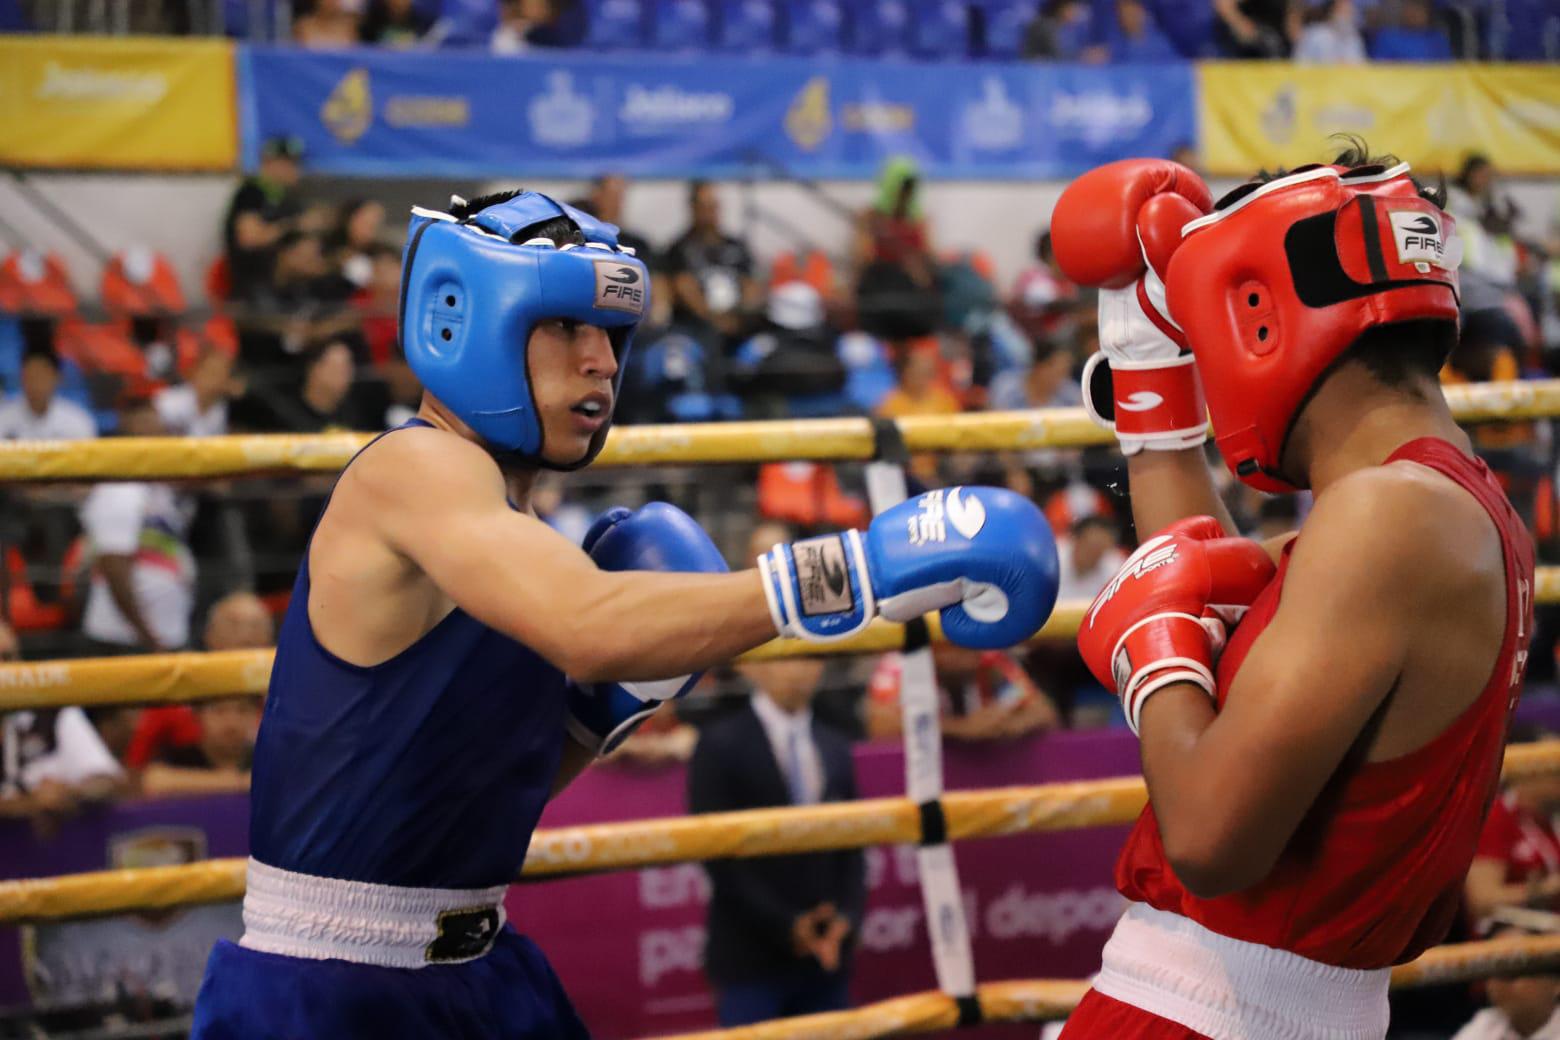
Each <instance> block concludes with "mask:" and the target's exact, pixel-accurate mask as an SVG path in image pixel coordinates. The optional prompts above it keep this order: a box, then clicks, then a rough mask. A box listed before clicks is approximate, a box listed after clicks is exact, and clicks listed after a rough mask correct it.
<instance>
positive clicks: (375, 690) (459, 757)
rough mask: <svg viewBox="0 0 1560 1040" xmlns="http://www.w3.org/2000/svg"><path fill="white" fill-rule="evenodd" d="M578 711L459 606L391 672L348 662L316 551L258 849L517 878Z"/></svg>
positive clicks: (390, 868) (311, 860) (293, 616)
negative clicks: (321, 636)
mask: <svg viewBox="0 0 1560 1040" xmlns="http://www.w3.org/2000/svg"><path fill="white" fill-rule="evenodd" d="M427 425H429V424H428V423H425V422H423V421H421V420H419V419H413V420H411V421H410V422H408V423H406V424H404V425H403V426H399V427H396V430H400V429H405V428H407V427H409V426H427ZM387 432H391V433H393V432H395V430H391V431H387ZM380 436H384V434H381V435H380ZM377 440H378V438H377V437H376V438H375V439H374V441H370V442H369V444H368V445H366V446H365V447H364V448H363V451H367V450H369V448H371V447H373V445H374V443H375V442H376V441H377ZM358 454H359V455H361V454H362V452H359V453H358ZM355 458H356V457H355V456H354V459H355ZM348 465H351V463H348ZM326 508H329V500H328V499H327V502H326ZM311 542H312V539H311ZM564 710H565V698H564V677H563V673H561V672H560V671H558V669H556V668H554V667H553V666H552V665H550V664H548V663H547V661H545V660H543V659H542V657H541V655H539V654H537V653H536V652H535V651H534V650H531V649H530V648H529V647H526V646H524V645H522V644H520V643H518V642H516V641H515V640H513V639H511V638H509V637H508V636H506V635H503V634H502V633H500V632H497V631H495V630H494V629H491V628H489V627H487V626H486V625H484V624H482V623H481V622H479V621H477V620H476V619H475V618H473V617H471V616H470V615H468V614H466V613H465V612H464V611H462V610H460V609H459V608H456V609H455V610H454V611H452V612H451V613H450V614H449V615H448V616H447V617H445V618H444V619H443V620H441V621H440V622H439V623H438V624H437V625H435V626H434V627H433V629H432V630H430V631H429V632H428V633H427V634H425V635H424V636H423V637H422V638H421V639H418V640H417V641H416V642H415V643H413V644H412V645H411V646H409V647H407V648H406V649H405V650H403V651H401V652H400V653H399V654H397V655H395V656H394V657H392V658H390V659H389V660H388V661H385V662H383V663H381V664H376V665H373V666H371V667H363V666H360V665H355V664H349V663H348V662H346V661H343V660H341V659H340V658H338V657H336V656H335V655H334V654H332V653H331V652H330V651H329V650H326V649H325V648H324V647H323V646H321V645H320V643H319V640H317V639H316V638H315V636H314V629H313V626H311V625H310V623H309V550H308V549H307V548H306V549H305V550H304V557H303V562H302V564H301V565H300V566H299V568H298V580H297V581H296V582H295V583H294V585H293V592H292V600H291V601H290V602H289V603H288V606H287V614H286V616H285V617H284V618H283V620H282V627H281V632H280V633H279V635H278V638H277V641H276V663H275V665H274V666H273V667H272V669H271V685H270V693H269V695H268V697H267V699H266V703H265V714H264V716H263V718H262V720H261V724H260V737H259V740H258V741H257V743H256V746H255V757H254V772H253V777H252V782H251V785H250V824H249V843H250V852H251V854H252V855H253V856H254V857H255V858H256V859H258V860H260V861H261V862H262V863H267V864H269V865H271V866H273V867H280V868H282V869H284V870H292V871H297V872H299V873H303V874H313V875H317V876H321V877H331V878H343V879H346V880H350V881H368V882H374V883H377V884H382V885H407V886H413V887H420V888H483V887H487V886H490V885H498V884H503V883H505V882H507V881H511V880H513V879H514V877H515V874H516V872H517V871H518V870H519V869H520V865H521V864H522V863H523V862H524V860H525V852H526V847H527V846H528V845H529V844H530V841H531V832H532V831H533V830H535V828H536V821H537V819H538V817H540V816H541V813H542V808H543V806H544V805H545V804H546V802H547V796H548V794H549V792H550V790H551V788H552V783H553V779H554V777H555V775H556V773H557V770H558V760H559V756H560V754H561V751H562V741H563V740H564V739H565V738H564Z"/></svg>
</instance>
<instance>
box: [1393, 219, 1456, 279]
mask: <svg viewBox="0 0 1560 1040" xmlns="http://www.w3.org/2000/svg"><path fill="white" fill-rule="evenodd" d="M1387 217H1388V218H1389V219H1390V220H1391V221H1392V237H1393V238H1394V239H1395V240H1396V241H1397V254H1398V262H1399V263H1404V264H1413V265H1414V267H1415V268H1416V269H1418V270H1419V272H1420V273H1421V274H1424V273H1427V272H1428V271H1429V270H1430V265H1432V264H1434V265H1435V266H1436V267H1445V266H1446V260H1445V252H1446V243H1445V241H1444V240H1443V239H1442V237H1441V222H1440V221H1439V220H1437V219H1436V218H1435V216H1434V215H1433V214H1430V213H1426V212H1425V211H1424V210H1422V209H1399V210H1389V211H1388V212H1387Z"/></svg>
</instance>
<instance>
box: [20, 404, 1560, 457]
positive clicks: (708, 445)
mask: <svg viewBox="0 0 1560 1040" xmlns="http://www.w3.org/2000/svg"><path fill="white" fill-rule="evenodd" d="M1444 389H1445V391H1446V399H1447V402H1448V403H1449V404H1450V405H1451V407H1452V414H1453V416H1454V417H1455V418H1456V419H1457V421H1458V422H1466V423H1479V422H1502V421H1512V420H1520V419H1544V418H1549V417H1552V416H1555V415H1560V379H1543V380H1521V381H1516V382H1506V383H1471V384H1467V385H1463V386H1449V387H1445V388H1444ZM893 425H894V426H895V427H897V429H898V430H899V432H900V434H901V435H902V436H903V438H904V444H905V447H906V449H908V450H909V451H911V452H917V453H919V452H1006V451H1033V450H1036V449H1040V448H1083V447H1088V446H1090V445H1095V444H1111V443H1114V437H1113V435H1112V434H1111V433H1110V432H1109V431H1107V430H1103V429H1101V428H1099V427H1098V426H1095V425H1094V424H1093V423H1092V422H1091V421H1090V420H1089V418H1088V416H1087V415H1085V414H1084V411H1083V409H1082V408H1042V409H1035V410H1033V411H1023V412H973V413H968V414H964V415H953V416H906V417H904V418H901V419H896V420H894V421H893ZM372 436H373V434H368V433H327V434H309V435H292V434H257V435H252V436H248V435H228V436H222V437H196V438H184V437H107V438H104V439H102V440H94V441H4V442H0V481H47V480H177V479H192V478H203V477H234V476H246V475H247V476H252V475H256V474H262V473H317V472H333V471H335V470H339V469H340V468H341V467H342V466H343V465H345V464H346V462H347V460H348V459H350V458H351V457H352V454H353V453H354V452H356V451H357V450H358V449H359V448H361V447H362V446H363V445H364V444H367V443H368V441H369V440H370V439H371V438H372ZM877 450H878V437H877V427H876V426H875V425H874V423H873V421H872V420H870V419H860V418H847V419H782V420H775V421H772V422H733V423H686V424H669V425H643V426H620V427H614V428H613V430H612V432H611V434H610V435H609V436H608V438H607V445H606V448H605V450H603V451H602V453H601V455H600V457H599V458H597V460H596V461H595V462H594V463H593V464H592V465H593V466H596V467H601V466H650V465H662V464H676V465H690V464H696V463H747V464H753V463H760V462H790V461H793V460H797V459H817V460H835V461H846V460H862V461H864V460H868V459H872V458H874V457H875V456H876V454H877Z"/></svg>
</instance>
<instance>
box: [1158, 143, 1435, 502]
mask: <svg viewBox="0 0 1560 1040" xmlns="http://www.w3.org/2000/svg"><path fill="white" fill-rule="evenodd" d="M1220 207H1221V208H1218V209H1216V210H1215V211H1214V212H1213V213H1210V214H1209V215H1207V216H1205V217H1200V218H1198V219H1197V220H1194V221H1192V222H1190V223H1189V224H1187V225H1186V226H1185V227H1184V228H1183V229H1182V242H1181V245H1180V248H1178V249H1177V250H1176V252H1175V255H1174V257H1173V258H1172V259H1171V261H1170V268H1169V271H1168V273H1167V275H1166V278H1165V285H1166V292H1167V300H1168V305H1169V309H1170V314H1171V316H1172V317H1173V318H1174V319H1175V321H1176V322H1177V324H1179V325H1180V326H1181V328H1182V329H1184V330H1185V332H1186V335H1187V340H1188V343H1189V345H1190V346H1191V348H1192V353H1193V355H1194V356H1195V357H1196V359H1197V369H1198V372H1199V373H1200V375H1201V376H1202V384H1203V391H1204V393H1205V395H1206V397H1207V401H1208V412H1209V416H1210V418H1211V419H1212V421H1213V432H1214V439H1215V441H1216V442H1217V444H1218V446H1219V450H1220V452H1221V453H1222V454H1223V456H1224V461H1225V463H1226V464H1227V465H1228V466H1229V467H1230V469H1231V471H1232V472H1234V474H1235V475H1236V476H1237V477H1239V478H1240V479H1241V480H1242V481H1244V482H1245V483H1247V484H1249V485H1251V486H1252V487H1254V488H1257V489H1258V490H1261V491H1272V492H1278V491H1294V490H1296V485H1295V483H1294V482H1292V481H1291V480H1290V479H1289V478H1287V477H1285V476H1283V475H1282V474H1281V473H1280V467H1279V462H1280V458H1281V457H1282V455H1283V450H1284V442H1285V440H1286V438H1287V437H1288V436H1289V432H1290V429H1291V428H1292V427H1293V425H1294V421H1295V417H1296V416H1297V415H1298V413H1299V411H1300V409H1301V408H1302V407H1303V406H1304V404H1305V402H1306V400H1307V399H1308V397H1309V395H1310V393H1311V391H1312V390H1313V388H1315V386H1316V385H1317V383H1318V381H1319V380H1320V379H1321V378H1322V376H1323V374H1324V373H1326V372H1327V370H1328V368H1329V367H1330V366H1331V365H1332V364H1333V363H1334V362H1335V361H1337V360H1338V359H1339V358H1340V357H1342V356H1343V355H1344V354H1345V353H1346V352H1347V351H1348V349H1349V347H1350V346H1351V345H1353V344H1354V342H1355V341H1356V340H1357V339H1359V337H1360V336H1361V335H1362V334H1363V333H1364V332H1366V331H1367V330H1369V329H1372V328H1375V327H1378V326H1382V325H1389V324H1394V323H1397V322H1405V321H1416V320H1437V321H1446V322H1451V323H1453V324H1454V325H1455V323H1456V321H1457V313H1458V283H1457V265H1458V262H1459V261H1460V259H1461V246H1460V243H1459V241H1458V239H1457V232H1456V223H1455V221H1453V219H1452V218H1451V217H1449V216H1448V215H1447V214H1445V213H1444V212H1442V211H1441V209H1440V208H1439V207H1437V206H1436V205H1434V204H1433V203H1431V202H1428V201H1426V200H1424V199H1422V198H1420V197H1419V195H1418V189H1417V188H1416V187H1415V186H1414V184H1413V182H1412V181H1411V180H1410V179H1409V177H1408V167H1407V165H1406V164H1400V165H1399V166H1395V167H1393V168H1391V169H1390V170H1383V169H1381V168H1379V167H1370V168H1363V169H1360V170H1341V169H1339V168H1334V167H1328V166H1321V167H1312V168H1309V169H1302V170H1298V171H1296V172H1295V173H1293V174H1290V175H1289V176H1287V177H1283V178H1280V179H1277V180H1274V181H1271V182H1269V183H1267V184H1264V185H1261V186H1260V187H1256V186H1248V188H1247V189H1244V194H1240V195H1239V196H1238V197H1236V196H1227V197H1226V199H1225V200H1224V201H1223V202H1221V203H1220Z"/></svg>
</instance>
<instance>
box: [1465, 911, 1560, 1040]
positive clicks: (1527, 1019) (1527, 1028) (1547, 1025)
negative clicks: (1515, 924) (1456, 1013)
mask: <svg viewBox="0 0 1560 1040" xmlns="http://www.w3.org/2000/svg"><path fill="white" fill-rule="evenodd" d="M1527 934H1529V932H1528V931H1527V930H1526V929H1522V928H1503V929H1501V930H1500V931H1498V932H1496V933H1495V935H1494V936H1492V938H1498V937H1501V936H1512V935H1527ZM1485 992H1486V993H1487V994H1488V995H1489V998H1490V1003H1491V1004H1493V1005H1494V1007H1488V1008H1485V1009H1484V1010H1483V1011H1480V1012H1479V1013H1478V1014H1476V1015H1474V1016H1473V1018H1471V1019H1470V1020H1469V1021H1468V1024H1467V1025H1465V1026H1463V1027H1462V1028H1461V1029H1459V1030H1458V1031H1457V1035H1456V1036H1454V1037H1453V1038H1452V1040H1560V1010H1557V1008H1560V975H1523V976H1520V977H1517V978H1493V979H1490V980H1489V981H1488V982H1487V983H1485Z"/></svg>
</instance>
